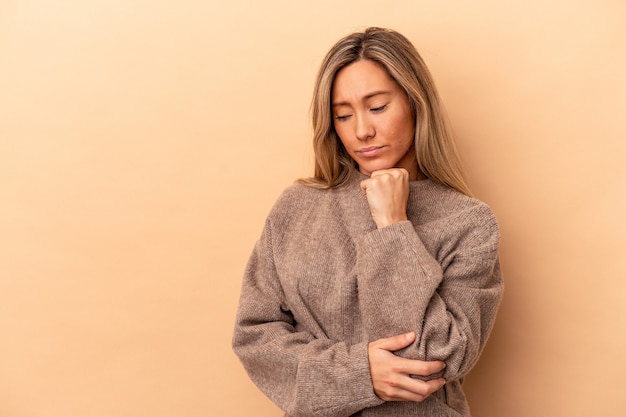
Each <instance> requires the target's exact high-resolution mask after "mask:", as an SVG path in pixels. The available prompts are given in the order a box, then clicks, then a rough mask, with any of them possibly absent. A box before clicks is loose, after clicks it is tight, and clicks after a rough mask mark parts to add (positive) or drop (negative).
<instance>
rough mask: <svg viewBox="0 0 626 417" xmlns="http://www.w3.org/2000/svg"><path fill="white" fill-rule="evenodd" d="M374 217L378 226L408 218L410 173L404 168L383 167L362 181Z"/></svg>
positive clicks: (362, 187)
mask: <svg viewBox="0 0 626 417" xmlns="http://www.w3.org/2000/svg"><path fill="white" fill-rule="evenodd" d="M361 189H362V190H363V192H364V193H365V196H366V197H367V202H368V204H369V206H370V212H371V213H372V219H374V223H376V226H378V228H379V229H380V228H382V227H385V226H388V225H390V224H393V223H397V222H401V221H403V220H406V219H407V217H406V206H407V201H408V199H409V173H408V171H407V170H406V169H404V168H391V169H381V170H380V171H374V172H372V174H371V176H370V178H368V179H366V180H363V181H361Z"/></svg>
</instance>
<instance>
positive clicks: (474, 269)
mask: <svg viewBox="0 0 626 417" xmlns="http://www.w3.org/2000/svg"><path fill="white" fill-rule="evenodd" d="M462 215H463V222H462V226H461V227H460V228H459V227H458V224H459V222H458V221H457V222H456V226H454V227H451V228H453V229H454V230H455V237H454V239H453V240H454V241H450V242H447V244H446V245H445V247H443V248H441V249H440V250H439V252H440V253H437V254H436V256H438V257H439V260H437V259H435V258H434V257H433V255H431V254H430V253H429V252H428V250H427V248H426V247H425V246H424V244H423V242H422V240H421V239H420V236H419V235H418V233H417V232H416V230H415V228H414V226H413V224H412V223H411V222H409V221H404V222H400V223H396V224H393V225H390V226H387V227H384V228H382V229H377V230H374V231H372V232H370V233H368V234H366V235H365V236H364V237H363V238H362V239H361V240H360V241H359V242H358V243H357V270H358V272H357V273H358V283H359V297H360V308H361V309H362V312H361V316H362V317H363V318H364V319H363V320H364V326H365V328H366V331H367V334H368V338H369V339H370V340H376V339H379V338H382V337H389V336H394V335H397V334H400V333H405V332H408V331H415V332H416V333H417V338H416V341H415V343H414V344H413V345H412V346H409V347H407V348H405V349H404V350H403V351H400V352H397V354H399V355H400V356H403V357H407V358H413V359H420V360H441V361H443V362H445V363H446V369H445V371H444V374H443V377H444V378H445V379H446V380H448V381H450V380H454V379H458V378H461V377H463V376H464V375H465V374H467V373H468V372H469V371H470V370H471V368H472V367H473V366H474V364H475V363H476V361H477V360H478V357H479V356H480V353H481V351H482V349H483V347H484V346H485V343H486V341H487V337H488V335H489V333H490V331H491V329H492V327H493V324H494V321H495V317H496V312H497V309H498V306H499V303H500V300H501V297H502V291H503V284H502V279H501V274H500V268H499V263H498V253H497V252H498V243H499V231H498V227H497V223H496V220H495V217H494V216H493V213H491V211H490V210H489V209H488V208H487V207H486V206H484V205H483V206H478V207H477V208H473V209H472V211H471V212H470V213H462ZM457 220H458V219H457ZM456 231H458V233H457V232H456Z"/></svg>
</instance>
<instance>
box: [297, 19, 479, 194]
mask: <svg viewBox="0 0 626 417" xmlns="http://www.w3.org/2000/svg"><path fill="white" fill-rule="evenodd" d="M362 59H367V60H370V61H373V62H375V63H378V64H379V65H381V66H382V68H384V69H385V70H386V71H387V73H388V74H389V75H390V76H391V78H392V79H394V80H395V81H396V82H397V83H398V85H400V87H402V89H403V90H404V91H405V92H406V94H407V96H408V98H409V102H410V103H411V106H412V109H413V112H414V116H415V124H416V126H415V153H416V159H417V161H416V162H417V166H418V169H419V170H420V173H421V174H422V175H423V176H424V177H426V178H429V179H431V180H432V181H435V182H438V183H440V184H444V185H446V186H448V187H452V188H454V189H455V190H457V191H460V192H461V193H463V194H466V195H468V196H471V191H470V189H469V187H468V185H467V181H466V179H465V174H464V171H463V168H462V165H461V162H460V160H459V157H458V155H457V152H456V149H455V146H454V142H453V140H452V138H451V135H450V133H449V127H448V126H447V122H446V118H445V115H444V112H443V106H442V104H441V100H440V99H439V95H438V94H437V90H436V88H435V84H434V82H433V80H432V77H431V75H430V72H429V71H428V68H427V67H426V64H425V63H424V61H423V60H422V58H421V57H420V55H419V54H418V52H417V50H416V49H415V47H414V46H413V45H412V44H411V42H410V41H409V40H408V39H407V38H405V37H404V36H403V35H401V34H400V33H398V32H396V31H393V30H390V29H383V28H376V27H372V28H368V29H366V30H365V31H363V32H356V33H353V34H350V35H348V36H346V37H344V38H343V39H341V40H339V42H337V43H336V44H335V45H334V46H333V47H332V48H331V49H330V51H329V52H328V54H327V55H326V57H325V58H324V60H323V61H322V65H321V67H320V70H319V72H318V75H317V80H316V82H315V89H314V92H313V99H312V103H311V118H312V122H313V148H314V151H315V169H314V176H313V177H312V178H306V179H302V180H300V182H301V183H304V184H307V185H310V186H313V187H316V188H332V187H337V186H340V185H342V184H345V183H346V182H347V181H348V179H349V177H350V174H351V172H352V171H354V170H355V169H357V168H358V167H357V165H356V163H355V161H354V160H353V159H352V158H351V157H350V155H348V152H347V151H346V149H345V148H344V146H343V144H342V143H341V140H340V139H339V136H338V135H337V132H336V131H335V127H334V123H333V116H332V106H331V94H332V88H333V83H334V81H335V77H336V75H337V73H338V72H339V71H340V70H341V69H342V68H345V67H346V66H348V65H350V64H352V63H354V62H356V61H359V60H362Z"/></svg>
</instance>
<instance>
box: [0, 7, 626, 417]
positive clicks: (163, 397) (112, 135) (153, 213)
mask: <svg viewBox="0 0 626 417" xmlns="http://www.w3.org/2000/svg"><path fill="white" fill-rule="evenodd" d="M624 22H626V4H625V3H624V1H623V0H614V1H611V0H573V1H554V0H552V1H528V0H520V1H508V2H503V1H501V0H478V1H460V0H459V1H435V0H432V1H357V0H354V1H344V2H338V1H335V0H321V1H317V2H294V1H287V0H284V1H278V0H273V1H271V0H270V1H263V2H260V1H253V0H250V1H245V2H244V1H234V2H227V1H220V2H211V1H209V2H207V1H201V0H197V1H184V0H183V1H176V2H174V1H154V0H150V1H148V0H130V1H129V0H116V1H112V0H89V1H79V0H73V1H71V0H68V1H63V2H50V1H44V0H19V1H18V0H14V1H12V0H4V1H0V140H1V142H0V416H3V417H68V416H80V417H111V416H124V417H126V416H128V417H130V416H141V417H143V416H152V417H161V416H189V417H196V416H197V417H200V416H234V417H273V416H280V415H281V413H280V411H279V410H278V409H277V408H275V407H274V406H273V405H272V404H271V403H270V402H269V401H268V400H267V399H265V398H264V397H263V396H262V395H261V394H260V393H259V392H258V391H257V390H256V388H255V387H254V386H253V385H252V384H251V383H250V382H249V380H248V379H247V377H246V375H245V373H244V371H243V369H242V368H241V366H240V365H239V363H238V361H237V359H236V358H235V357H234V355H233V354H232V353H231V350H230V337H231V329H232V324H233V316H234V313H235V308H236V303H237V298H238V291H239V285H240V279H241V274H242V271H243V268H244V265H245V262H246V259H247V257H248V255H249V253H250V250H251V248H252V245H253V244H254V241H255V240H256V239H257V237H258V235H259V233H260V231H261V226H262V223H263V219H264V217H265V215H266V214H267V212H268V210H269V209H270V207H271V205H272V203H273V201H274V199H275V198H276V197H277V196H278V194H279V193H280V191H281V190H282V189H283V188H284V187H286V186H287V185H289V184H290V183H291V182H292V181H293V180H294V179H295V178H297V177H299V176H304V175H307V174H308V173H309V172H310V169H311V166H312V164H311V157H312V152H311V150H310V140H309V139H310V129H309V124H308V106H309V99H310V96H311V90H312V84H313V78H314V74H315V72H316V70H317V66H318V64H319V63H320V61H321V59H322V56H323V55H324V53H325V52H326V51H327V50H328V48H329V47H330V46H331V45H332V43H334V41H335V40H337V39H338V38H339V37H340V36H343V35H345V34H347V33H349V32H352V31H354V30H357V29H361V28H363V27H365V26H369V25H379V26H388V27H392V28H395V29H397V30H399V31H401V32H403V33H404V34H405V35H407V36H408V37H409V38H410V39H411V40H412V41H413V42H414V43H415V45H416V46H417V47H418V49H419V50H420V51H421V53H422V54H423V56H424V58H425V60H426V61H427V63H428V64H429V66H430V68H431V70H432V72H433V73H434V76H435V79H436V81H437V82H438V85H439V88H440V91H441V94H442V96H443V98H444V100H445V102H446V104H447V108H448V112H449V116H450V119H451V122H452V124H453V127H454V130H455V132H456V134H457V138H458V143H459V147H460V149H461V151H462V153H463V156H464V159H465V162H466V165H467V167H468V170H469V172H470V175H471V183H472V185H473V187H474V190H475V192H476V194H477V195H478V197H480V198H481V199H483V200H484V201H486V202H488V203H489V204H490V205H491V206H492V208H493V209H494V210H495V212H496V214H497V215H498V218H499V220H500V223H501V227H502V232H503V241H502V248H501V257H502V262H503V267H504V272H505V277H506V296H505V299H504V302H503V305H502V309H501V313H500V316H499V319H498V322H497V325H496V329H495V331H494V333H493V335H492V339H491V340H490V344H489V346H488V349H487V351H486V352H485V354H484V355H483V357H482V360H481V362H480V364H479V365H478V367H477V368H476V369H475V370H474V372H473V373H472V374H471V375H470V377H469V379H468V381H467V385H466V386H467V392H468V395H469V396H470V402H471V405H472V407H473V410H474V412H475V415H476V416H482V417H500V416H507V417H527V416H533V417H542V416H546V417H553V416H568V417H578V416H580V417H582V416H585V417H587V416H610V417H618V416H624V415H625V414H626V396H625V395H624V382H623V381H624V371H625V370H626V359H625V357H624V352H625V351H626V335H625V332H624V330H625V329H626V324H625V317H626V280H625V278H626V256H625V249H626V222H624V219H623V216H624V213H625V212H626V197H625V196H624V184H625V183H626V164H625V163H624V162H625V156H626V146H625V142H626V138H625V136H626V124H625V122H624V119H625V118H624V114H625V110H626V75H625V74H626V53H625V51H626V24H625V23H624Z"/></svg>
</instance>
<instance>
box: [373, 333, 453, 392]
mask: <svg viewBox="0 0 626 417" xmlns="http://www.w3.org/2000/svg"><path fill="white" fill-rule="evenodd" d="M414 341H415V333H414V332H411V333H406V334H401V335H398V336H393V337H389V338H385V339H378V340H376V341H374V342H371V343H370V344H369V346H368V349H367V351H368V355H369V363H370V374H371V376H372V385H373V386H374V393H376V395H377V396H378V397H379V398H380V399H381V400H385V401H417V402H422V401H424V400H425V399H426V398H427V397H428V396H429V395H430V394H432V393H433V392H435V391H437V390H438V389H440V388H441V387H442V386H443V385H444V384H445V381H444V380H443V378H437V379H431V380H429V381H423V380H421V379H416V378H412V377H411V375H417V376H420V377H428V376H430V375H433V374H436V373H438V372H441V371H442V370H443V369H444V368H445V364H444V363H443V362H440V361H433V362H425V361H420V360H416V359H405V358H401V357H399V356H396V355H394V354H393V352H394V351H396V350H400V349H402V348H405V347H407V346H409V345H410V344H411V343H413V342H414Z"/></svg>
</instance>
